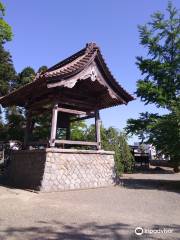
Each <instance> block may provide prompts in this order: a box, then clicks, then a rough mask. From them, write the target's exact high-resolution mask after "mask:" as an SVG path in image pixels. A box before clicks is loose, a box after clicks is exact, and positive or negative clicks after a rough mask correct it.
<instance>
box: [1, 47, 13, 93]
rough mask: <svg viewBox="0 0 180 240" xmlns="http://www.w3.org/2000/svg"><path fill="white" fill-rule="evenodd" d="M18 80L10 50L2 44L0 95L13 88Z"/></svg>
mask: <svg viewBox="0 0 180 240" xmlns="http://www.w3.org/2000/svg"><path fill="white" fill-rule="evenodd" d="M15 81H16V72H15V69H14V66H13V62H12V58H11V55H10V54H9V52H7V51H6V50H5V49H4V47H3V46H2V45H1V44H0V96H3V95H5V94H7V93H8V92H9V91H11V90H12V89H13V86H14V84H15Z"/></svg>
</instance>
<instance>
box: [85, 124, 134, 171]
mask: <svg viewBox="0 0 180 240" xmlns="http://www.w3.org/2000/svg"><path fill="white" fill-rule="evenodd" d="M86 139H87V140H89V141H94V139H95V126H94V125H91V126H90V127H88V128H87V130H86ZM101 141H102V149H104V150H107V151H114V152H115V168H116V173H117V174H118V175H121V174H122V173H123V172H128V173H130V172H132V171H133V166H134V157H133V155H132V154H131V150H130V147H129V146H128V143H127V139H126V136H125V134H123V133H121V132H119V131H118V130H117V129H115V128H113V127H109V128H108V129H106V128H104V127H103V126H102V127H101Z"/></svg>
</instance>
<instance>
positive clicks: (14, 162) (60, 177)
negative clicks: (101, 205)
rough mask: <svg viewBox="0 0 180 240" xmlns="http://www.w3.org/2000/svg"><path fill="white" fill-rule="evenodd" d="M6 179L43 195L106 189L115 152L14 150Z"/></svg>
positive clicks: (113, 173) (47, 149)
mask: <svg viewBox="0 0 180 240" xmlns="http://www.w3.org/2000/svg"><path fill="white" fill-rule="evenodd" d="M7 176H8V180H9V181H10V183H11V184H13V185H14V186H18V187H23V188H28V189H35V190H40V191H45V192H50V191H61V190H71V189H86V188H96V187H105V186H108V185H112V184H114V182H115V171H114V152H110V151H103V150H99V151H94V150H76V149H75V150H74V149H59V148H46V149H43V150H21V151H14V152H13V153H12V156H11V161H10V164H9V167H8V169H7Z"/></svg>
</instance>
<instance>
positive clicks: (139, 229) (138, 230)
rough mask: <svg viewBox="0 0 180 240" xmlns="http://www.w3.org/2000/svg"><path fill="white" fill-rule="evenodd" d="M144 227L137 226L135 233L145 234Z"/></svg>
mask: <svg viewBox="0 0 180 240" xmlns="http://www.w3.org/2000/svg"><path fill="white" fill-rule="evenodd" d="M143 232H144V231H143V228H142V227H137V228H135V234H136V235H142V234H143Z"/></svg>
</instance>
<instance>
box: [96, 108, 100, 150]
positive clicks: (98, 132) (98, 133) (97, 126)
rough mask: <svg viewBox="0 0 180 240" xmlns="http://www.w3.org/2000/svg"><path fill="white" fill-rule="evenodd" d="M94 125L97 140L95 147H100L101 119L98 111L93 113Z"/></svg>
mask: <svg viewBox="0 0 180 240" xmlns="http://www.w3.org/2000/svg"><path fill="white" fill-rule="evenodd" d="M95 127H96V142H97V149H98V150H99V149H101V120H100V116H99V111H98V110H97V111H96V114H95Z"/></svg>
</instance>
